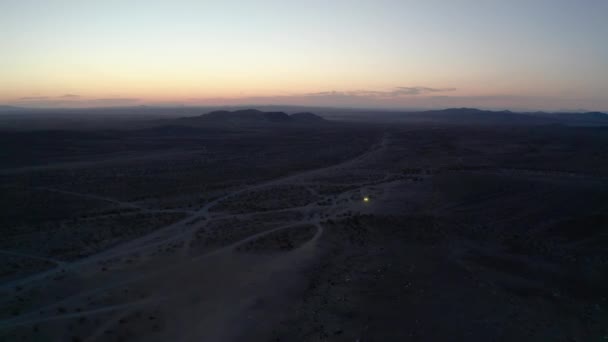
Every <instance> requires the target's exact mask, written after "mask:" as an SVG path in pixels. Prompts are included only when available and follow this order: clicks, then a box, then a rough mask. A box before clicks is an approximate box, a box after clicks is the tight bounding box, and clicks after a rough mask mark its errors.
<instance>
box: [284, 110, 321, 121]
mask: <svg viewBox="0 0 608 342" xmlns="http://www.w3.org/2000/svg"><path fill="white" fill-rule="evenodd" d="M289 117H290V118H291V119H293V120H296V121H302V122H318V121H323V120H325V119H323V118H322V117H320V116H318V115H317V114H313V113H310V112H304V113H294V114H291V115H290V116H289Z"/></svg>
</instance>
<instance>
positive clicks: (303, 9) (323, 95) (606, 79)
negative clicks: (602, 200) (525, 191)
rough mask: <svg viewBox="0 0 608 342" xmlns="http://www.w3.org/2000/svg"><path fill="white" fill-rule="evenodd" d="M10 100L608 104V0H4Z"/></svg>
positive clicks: (44, 103)
mask: <svg viewBox="0 0 608 342" xmlns="http://www.w3.org/2000/svg"><path fill="white" fill-rule="evenodd" d="M0 46H1V48H0V103H1V104H7V105H17V106H25V107H81V106H85V107H88V106H131V105H142V104H147V105H154V104H163V105H168V104H183V105H236V104H247V105H249V104H291V105H294V104H296V105H314V106H347V107H383V108H442V107H453V106H459V107H462V106H468V107H481V108H494V109H515V110H517V109H544V110H563V109H587V110H608V1H606V0H579V1H575V0H501V1H498V0H496V1H493V0H486V1H483V0H478V1H473V0H445V1H439V0H435V1H433V0H430V1H429V0H425V1H421V0H416V1H407V0H401V1H389V0H384V1H383V0H375V1H371V0H370V1H357V0H350V1H339V0H335V1H327V0H325V1H289V0H282V1H229V0H225V1H222V0H215V1H204V0H200V1H194V0H192V1H179V0H177V1H153V0H147V1H143V0H142V1H128V0H121V1H112V0H103V1H102V0H99V1H93V0H91V1H88V0H72V1H67V0H65V1H60V0H38V1H32V0H0Z"/></svg>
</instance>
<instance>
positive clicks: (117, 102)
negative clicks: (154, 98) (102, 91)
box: [87, 97, 139, 106]
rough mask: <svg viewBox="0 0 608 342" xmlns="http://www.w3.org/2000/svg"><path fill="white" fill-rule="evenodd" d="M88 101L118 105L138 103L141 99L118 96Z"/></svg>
mask: <svg viewBox="0 0 608 342" xmlns="http://www.w3.org/2000/svg"><path fill="white" fill-rule="evenodd" d="M87 102H90V103H93V104H100V105H112V106H117V105H126V104H133V103H137V102H139V99H136V98H121V97H118V98H107V99H93V100H89V101H87Z"/></svg>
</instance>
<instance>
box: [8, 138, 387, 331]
mask: <svg viewBox="0 0 608 342" xmlns="http://www.w3.org/2000/svg"><path fill="white" fill-rule="evenodd" d="M388 139H389V138H388V136H387V135H385V136H384V137H383V138H382V139H381V141H380V142H379V143H377V144H375V145H373V146H372V147H371V148H370V149H369V150H368V151H367V152H365V153H363V154H361V155H359V156H357V157H355V158H353V159H350V160H348V161H345V162H342V163H339V164H336V165H332V166H328V167H323V168H319V169H314V170H309V171H304V172H300V173H297V174H293V175H289V176H286V177H282V178H279V179H275V180H271V181H268V182H264V183H260V184H255V185H252V186H248V187H244V188H242V189H239V190H236V191H233V192H231V193H228V194H226V195H224V196H221V197H219V198H216V199H215V200H213V201H211V202H209V203H207V204H206V205H205V206H203V207H202V208H200V209H199V210H197V211H195V212H194V213H192V214H191V215H189V216H188V217H186V218H185V219H182V220H180V221H178V222H175V223H173V224H170V225H168V226H166V227H163V228H161V229H158V230H156V231H155V232H153V233H150V234H148V235H146V236H143V237H140V238H137V239H135V240H132V241H129V242H127V243H124V244H121V245H119V246H116V247H114V248H111V249H109V250H107V251H104V252H102V253H99V254H96V255H93V256H90V257H87V258H84V259H82V260H79V261H76V262H73V263H61V264H58V267H56V268H53V269H51V270H48V271H45V272H41V273H38V274H34V275H31V276H28V277H25V278H22V279H18V280H14V281H11V282H8V283H5V284H2V286H1V287H0V291H11V290H13V289H15V288H16V287H19V288H20V289H21V290H22V291H24V292H27V291H39V290H42V291H44V290H45V288H46V290H47V291H48V296H49V297H51V296H53V297H54V298H55V299H50V300H47V301H46V302H45V303H46V304H44V305H43V306H44V307H45V310H44V311H42V310H39V309H34V310H33V311H31V312H25V313H24V314H22V315H19V316H17V317H14V318H11V319H4V320H0V331H3V330H11V329H15V328H18V327H22V326H28V325H33V324H41V323H44V322H49V321H53V322H56V323H55V324H60V323H59V322H64V321H66V322H67V321H69V320H70V319H75V318H81V317H92V316H96V315H99V314H108V313H110V314H111V315H110V316H109V318H106V319H105V321H103V323H101V324H99V325H98V326H97V328H96V329H95V330H94V331H93V332H92V333H90V334H89V335H88V336H84V337H85V338H86V340H87V341H94V340H99V339H101V338H102V337H103V336H104V333H106V332H107V331H110V330H111V329H114V328H116V327H117V324H118V321H123V320H125V319H126V318H128V317H130V313H131V312H133V311H134V310H136V309H137V310H147V308H148V309H151V308H155V309H158V310H161V311H162V312H163V313H165V316H164V318H165V327H164V330H163V331H162V332H160V333H159V334H158V335H154V336H156V337H153V336H151V335H150V336H148V335H145V336H141V339H142V340H168V339H175V338H177V339H179V340H183V341H190V340H192V341H198V340H205V341H222V340H226V339H228V340H230V339H232V338H234V337H236V336H237V335H238V333H239V332H237V331H235V329H234V326H235V324H236V326H239V324H237V322H239V320H242V319H243V318H244V317H245V316H244V315H251V314H254V313H255V312H258V311H260V310H261V309H260V308H257V307H258V306H259V303H260V302H259V301H260V300H263V298H271V297H272V296H274V295H275V294H276V291H281V288H282V287H285V288H288V287H289V286H295V284H290V279H295V278H294V277H295V276H296V274H297V273H298V272H299V271H298V270H299V269H300V267H302V266H303V265H305V264H306V263H307V262H308V261H309V260H311V259H312V258H314V257H315V255H316V253H315V251H316V244H317V241H318V239H319V238H321V237H322V234H323V231H324V227H323V221H325V220H328V219H335V218H337V217H339V216H340V215H342V214H344V213H345V212H349V211H351V212H355V211H358V210H360V209H362V203H361V201H360V200H358V201H355V200H353V198H357V196H358V194H359V193H360V192H361V191H362V190H364V191H366V189H368V188H369V187H370V186H371V185H370V184H368V183H359V184H357V185H358V187H357V188H355V189H352V190H348V191H345V192H343V193H341V194H337V195H328V196H320V197H321V198H322V200H323V201H325V200H326V201H328V202H329V203H330V204H329V205H323V206H321V205H317V204H316V203H309V204H307V205H304V206H299V207H293V208H287V209H280V210H276V211H269V212H259V213H258V212H251V213H246V214H230V213H217V214H214V215H211V214H210V209H212V208H214V207H215V206H216V205H218V204H219V203H221V202H222V201H225V200H227V199H233V198H238V196H239V195H243V194H245V193H248V192H253V191H258V190H264V189H270V188H272V187H275V186H280V185H298V184H300V183H306V184H314V178H315V177H319V176H327V175H331V174H332V173H335V172H345V171H347V170H349V169H352V168H356V167H357V166H359V165H361V164H363V163H364V162H366V161H369V160H372V159H373V158H375V157H377V156H378V155H379V154H381V153H382V152H383V151H384V150H385V149H386V146H387V144H388ZM391 182H392V181H390V176H389V175H386V176H385V177H383V178H382V179H381V180H379V181H376V182H375V183H374V185H373V187H376V188H379V187H382V186H385V187H386V186H390V184H391ZM383 184H384V185H383ZM309 189H310V188H309ZM93 197H95V196H93ZM93 197H91V198H93ZM98 199H104V200H108V199H105V198H98ZM110 201H113V200H110ZM115 202H116V204H120V205H122V206H130V204H128V203H123V202H120V201H115ZM133 207H137V206H135V205H133ZM140 209H141V208H140ZM282 211H292V212H298V213H300V214H301V216H302V217H303V219H301V220H297V221H286V222H285V223H284V224H281V225H279V226H278V227H274V228H270V229H265V230H263V231H261V232H257V233H254V234H250V235H249V236H246V237H244V238H241V239H239V240H238V241H234V242H231V243H228V244H226V245H224V246H221V247H219V248H216V249H212V250H209V251H206V252H203V253H199V254H194V255H193V254H192V253H191V250H192V249H193V248H194V247H193V241H194V239H195V237H196V236H197V233H199V232H200V231H201V230H205V229H208V228H209V227H210V225H211V224H213V223H214V222H217V221H218V220H223V219H230V218H239V219H241V220H247V219H248V218H249V217H253V216H254V215H256V214H260V213H266V214H267V213H272V212H282ZM194 221H197V223H196V224H190V223H191V222H194ZM303 225H311V226H314V227H316V231H315V232H314V235H313V236H312V237H311V238H309V239H308V240H307V241H306V242H304V243H302V244H300V245H299V246H296V248H294V249H292V250H290V251H287V252H281V253H270V254H264V253H262V254H251V253H243V252H240V251H238V247H240V246H243V245H245V244H247V243H250V242H252V241H256V240H258V239H263V238H264V237H266V236H269V235H270V234H273V233H277V232H281V231H286V230H289V229H294V228H297V227H298V226H303ZM166 246H178V248H177V249H176V251H175V252H174V253H169V254H162V253H161V254H159V253H158V251H159V249H162V248H164V247H166ZM0 252H1V251H0ZM125 259H129V262H126V261H125ZM49 261H50V260H49ZM101 266H103V267H101ZM62 274H65V275H66V276H65V279H63V278H61V279H59V280H57V277H58V276H59V275H62ZM49 284H51V286H48V287H47V285H49ZM74 284H76V285H74ZM66 288H67V289H72V290H71V291H70V292H69V293H65V292H66V290H62V289H66ZM53 291H58V292H59V294H57V293H54V292H53ZM121 291H122V292H121ZM127 291H129V292H128V293H129V294H128V295H126V294H125V293H127ZM138 294H139V295H138ZM63 307H68V308H73V307H78V308H85V309H82V310H81V309H79V311H77V312H67V313H65V312H64V313H59V314H58V313H57V311H56V310H55V309H58V308H63ZM39 308H40V307H39ZM62 310H63V309H62ZM265 310H266V309H265ZM268 310H270V309H268ZM39 312H40V313H39ZM64 324H67V323H64ZM235 334H237V335H235Z"/></svg>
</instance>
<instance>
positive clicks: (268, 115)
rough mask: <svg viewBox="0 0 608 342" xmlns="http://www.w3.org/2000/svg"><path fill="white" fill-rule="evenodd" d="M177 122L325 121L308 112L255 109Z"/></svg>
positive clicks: (216, 112)
mask: <svg viewBox="0 0 608 342" xmlns="http://www.w3.org/2000/svg"><path fill="white" fill-rule="evenodd" d="M179 120H181V121H184V120H186V121H196V122H201V123H218V124H226V123H228V124H263V123H319V122H323V121H325V119H323V118H322V117H320V116H318V115H316V114H313V113H308V112H306V113H295V114H291V115H289V114H287V113H285V112H263V111H260V110H257V109H243V110H235V111H227V110H218V111H213V112H210V113H207V114H203V115H200V116H197V117H187V118H181V119H179Z"/></svg>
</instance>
